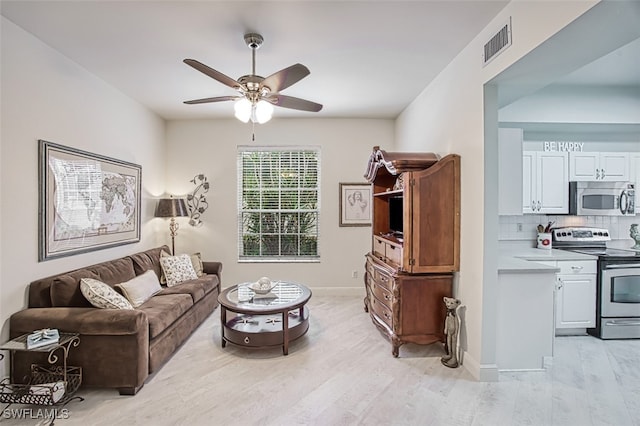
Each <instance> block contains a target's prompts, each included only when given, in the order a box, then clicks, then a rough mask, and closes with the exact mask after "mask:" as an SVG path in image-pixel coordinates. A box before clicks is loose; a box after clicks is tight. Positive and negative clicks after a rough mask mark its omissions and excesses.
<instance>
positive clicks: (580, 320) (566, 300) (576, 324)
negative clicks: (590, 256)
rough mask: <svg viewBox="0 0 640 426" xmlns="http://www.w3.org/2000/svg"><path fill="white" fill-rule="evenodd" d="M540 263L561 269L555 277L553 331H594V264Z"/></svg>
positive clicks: (592, 262) (563, 261)
mask: <svg viewBox="0 0 640 426" xmlns="http://www.w3.org/2000/svg"><path fill="white" fill-rule="evenodd" d="M540 263H544V264H547V265H551V266H557V267H558V268H560V272H558V273H557V274H556V287H555V292H556V294H555V297H556V312H555V324H556V330H562V329H571V328H577V329H584V328H593V327H595V326H596V270H597V264H596V261H595V260H559V261H551V262H540ZM565 331H566V330H565ZM560 334H561V333H560Z"/></svg>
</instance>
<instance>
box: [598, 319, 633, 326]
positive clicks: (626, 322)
mask: <svg viewBox="0 0 640 426" xmlns="http://www.w3.org/2000/svg"><path fill="white" fill-rule="evenodd" d="M605 325H612V326H628V325H640V320H612V321H607V322H606V323H605Z"/></svg>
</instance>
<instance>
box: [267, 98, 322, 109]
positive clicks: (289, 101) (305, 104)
mask: <svg viewBox="0 0 640 426" xmlns="http://www.w3.org/2000/svg"><path fill="white" fill-rule="evenodd" d="M265 99H266V100H268V101H269V102H271V103H272V104H274V105H277V106H279V107H282V108H291V109H299V110H301V111H310V112H318V111H320V110H321V109H322V104H317V103H315V102H311V101H307V100H305V99H300V98H294V97H293V96H285V95H279V94H275V95H269V96H267V97H266V98H265Z"/></svg>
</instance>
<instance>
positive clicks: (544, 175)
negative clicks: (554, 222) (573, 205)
mask: <svg viewBox="0 0 640 426" xmlns="http://www.w3.org/2000/svg"><path fill="white" fill-rule="evenodd" d="M568 164H569V163H568V155H567V153H566V152H547V151H524V152H523V155H522V212H523V213H547V214H564V213H569V171H568Z"/></svg>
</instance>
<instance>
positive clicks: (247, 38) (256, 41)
mask: <svg viewBox="0 0 640 426" xmlns="http://www.w3.org/2000/svg"><path fill="white" fill-rule="evenodd" d="M263 41H264V38H262V36H261V35H260V34H257V33H248V34H245V35H244V42H245V43H247V47H248V48H249V49H253V50H255V49H257V48H259V47H260V46H262V42H263Z"/></svg>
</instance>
